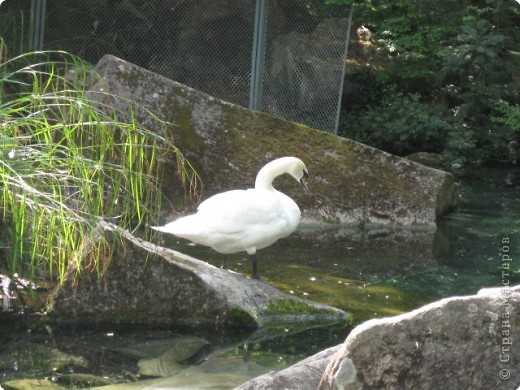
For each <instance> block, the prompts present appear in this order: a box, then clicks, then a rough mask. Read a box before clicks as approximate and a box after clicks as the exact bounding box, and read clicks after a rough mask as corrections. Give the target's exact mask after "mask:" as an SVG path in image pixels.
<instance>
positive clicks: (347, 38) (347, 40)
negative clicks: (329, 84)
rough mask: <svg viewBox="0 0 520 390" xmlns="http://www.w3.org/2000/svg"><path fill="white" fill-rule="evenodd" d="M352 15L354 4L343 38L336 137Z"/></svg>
mask: <svg viewBox="0 0 520 390" xmlns="http://www.w3.org/2000/svg"><path fill="white" fill-rule="evenodd" d="M353 13H354V4H352V5H351V6H350V14H349V16H348V26H347V34H346V37H345V52H344V53H343V62H342V66H343V67H342V69H341V79H340V82H339V92H338V108H337V111H336V123H335V124H334V134H336V135H338V128H339V118H340V116H341V97H342V96H343V86H344V84H345V71H346V69H345V68H346V67H347V55H348V45H349V42H350V30H351V28H352V14H353Z"/></svg>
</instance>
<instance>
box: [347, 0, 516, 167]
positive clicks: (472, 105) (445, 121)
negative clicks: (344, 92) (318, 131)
mask: <svg viewBox="0 0 520 390" xmlns="http://www.w3.org/2000/svg"><path fill="white" fill-rule="evenodd" d="M373 3H376V2H373ZM379 3H381V4H383V5H382V6H381V8H380V9H379V10H378V11H377V12H373V11H366V10H364V9H361V8H360V7H358V14H357V17H358V20H359V19H361V20H363V21H365V20H366V25H369V26H370V28H371V29H372V30H373V31H375V33H376V36H377V37H378V38H379V39H378V41H377V42H378V46H379V51H380V54H379V55H380V56H381V55H382V52H384V53H385V65H384V66H375V65H378V64H373V65H374V66H372V67H370V68H363V69H361V70H359V71H356V72H355V74H351V75H350V77H351V80H353V82H354V83H357V84H359V85H361V86H363V90H364V93H363V98H361V99H356V100H355V102H356V103H355V104H353V105H349V106H348V107H345V108H344V112H343V117H342V126H341V129H340V133H341V134H342V135H345V136H348V137H351V138H354V139H356V140H359V141H362V142H365V143H368V144H370V145H373V146H375V147H378V148H381V149H384V150H387V151H390V152H392V153H396V154H400V155H406V154H408V153H412V152H417V151H430V152H437V153H443V154H444V155H445V157H446V158H447V160H448V161H449V162H450V164H451V166H453V167H460V166H464V165H468V164H492V163H509V164H511V163H515V162H516V159H517V156H518V142H519V141H520V140H519V136H520V133H519V130H518V123H519V119H518V118H519V115H520V114H519V105H518V103H519V102H520V96H519V92H518V89H519V85H518V84H519V81H518V79H516V84H515V79H514V75H515V72H516V73H518V72H519V71H520V58H519V56H518V55H515V53H514V52H511V50H513V49H515V48H516V50H518V49H517V48H518V46H519V45H520V33H519V32H518V30H519V29H518V27H516V26H518V23H519V22H520V6H516V5H515V4H514V2H511V4H512V5H511V4H509V5H504V4H503V3H502V2H497V1H486V3H487V7H477V6H476V5H470V6H466V7H463V8H461V7H460V5H459V6H458V8H457V6H455V4H453V5H454V7H453V8H451V9H448V8H447V7H448V6H449V5H450V4H451V3H453V2H451V1H449V0H445V1H437V2H435V3H431V4H428V5H424V4H422V5H421V4H418V3H417V2H414V1H409V0H401V1H399V2H395V3H392V5H391V6H390V5H388V3H386V2H379ZM468 3H470V2H466V4H468ZM471 3H474V4H476V3H477V2H471ZM381 4H380V5H381ZM385 4H386V5H385ZM425 7H428V8H427V9H426V8H425ZM515 7H516V8H515ZM388 58H392V60H391V61H390V64H388Z"/></svg>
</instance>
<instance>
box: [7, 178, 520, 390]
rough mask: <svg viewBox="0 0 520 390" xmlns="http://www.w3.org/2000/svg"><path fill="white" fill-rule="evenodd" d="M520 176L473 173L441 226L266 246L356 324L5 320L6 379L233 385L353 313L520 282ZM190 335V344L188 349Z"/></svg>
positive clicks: (323, 232)
mask: <svg viewBox="0 0 520 390" xmlns="http://www.w3.org/2000/svg"><path fill="white" fill-rule="evenodd" d="M519 176H520V175H519V173H518V171H517V172H512V171H508V172H499V171H496V170H490V171H479V173H478V175H477V177H475V178H472V177H471V176H470V177H469V178H468V179H465V180H464V181H463V183H462V184H461V185H460V189H459V191H460V193H461V208H460V210H459V211H458V212H457V213H454V214H451V215H449V216H446V217H444V218H443V219H442V220H440V221H439V222H438V224H437V228H436V229H435V228H409V229H402V228H401V229H399V228H393V227H386V226H374V227H370V228H367V227H365V228H359V227H355V226H339V227H338V226H333V225H330V226H328V225H327V226H323V225H319V226H310V225H309V226H301V227H300V228H299V229H298V231H297V232H296V233H295V234H293V235H292V236H291V237H288V238H286V239H284V240H281V241H279V242H277V243H276V244H274V245H273V246H271V247H269V248H266V249H264V250H262V251H260V252H259V254H258V256H259V268H260V274H261V275H262V277H263V279H264V280H266V281H267V282H269V283H271V284H273V285H275V286H276V287H278V288H280V289H281V290H283V291H285V292H287V293H288V294H292V295H295V296H298V297H303V298H307V299H310V300H314V301H317V302H321V303H325V304H328V305H331V306H335V307H338V308H341V309H343V310H345V311H347V312H349V313H351V314H352V318H353V321H354V323H353V324H335V325H331V326H328V327H320V328H313V327H310V328H308V329H303V328H302V329H297V328H292V327H291V326H288V327H282V328H280V329H277V330H275V331H274V332H267V333H262V331H260V332H257V333H256V334H243V333H242V334H240V333H236V332H222V331H219V330H215V329H210V330H207V329H206V330H204V329H188V330H187V329H153V330H149V329H144V328H141V329H136V328H135V327H132V328H121V327H119V328H118V327H112V328H111V329H106V328H104V329H89V330H86V329H84V328H83V329H79V330H75V331H71V330H67V329H53V332H42V331H40V332H38V331H37V330H33V331H32V332H31V333H27V332H16V331H14V330H13V331H8V330H6V329H4V330H3V331H2V332H1V333H2V337H1V338H0V342H1V343H2V348H1V351H2V352H0V372H3V373H4V374H3V377H0V383H1V382H2V381H5V380H7V379H10V378H13V377H23V378H28V377H38V378H42V377H44V376H47V377H51V378H52V377H53V376H54V377H60V376H64V375H65V374H66V373H67V372H68V371H71V372H79V373H82V372H83V373H87V372H88V373H90V374H95V375H98V376H99V377H105V378H108V379H109V381H111V382H123V381H131V380H135V379H137V376H139V379H140V380H142V379H144V378H148V377H154V376H162V377H168V376H171V375H174V373H179V372H183V373H189V372H190V371H186V370H192V371H191V373H192V376H191V378H192V381H193V378H194V376H195V375H196V376H197V378H206V379H200V380H206V381H207V382H211V383H213V384H215V382H218V383H220V384H221V388H229V387H232V386H234V385H236V384H238V383H240V382H241V381H245V380H246V379H247V378H249V377H253V376H255V375H259V374H261V373H263V372H266V371H270V370H278V369H281V368H284V367H286V366H288V365H290V364H292V363H294V362H296V361H298V360H301V359H302V358H304V357H306V356H309V355H311V354H313V353H316V352H318V351H320V350H322V349H325V348H327V347H329V346H332V345H336V344H338V343H340V342H342V341H343V340H344V339H345V337H346V335H347V334H348V331H349V330H350V329H351V328H352V326H353V325H355V324H357V323H360V322H362V321H365V320H367V319H369V318H375V317H384V316H390V315H396V314H400V313H403V312H406V311H410V310H412V309H414V308H417V307H419V306H422V305H423V304H425V303H428V302H431V301H434V300H437V299H440V298H444V297H448V296H453V295H466V294H475V293H476V292H477V291H478V290H479V289H481V288H483V287H490V286H499V285H501V284H502V283H504V282H505V281H507V283H510V284H512V285H513V284H519V283H520V261H518V257H519V248H520V245H518V242H519V241H520V219H519V218H518V216H519V215H520V202H519V200H520V185H519V178H520V177H519ZM505 240H507V241H508V242H509V245H508V251H509V252H508V253H509V255H510V257H511V258H513V259H514V261H512V262H511V264H510V268H509V269H508V270H507V271H508V275H507V276H504V274H503V273H502V271H503V263H502V258H501V254H502V253H503V248H502V243H503V242H504V241H505ZM167 246H169V247H172V248H174V249H176V250H179V251H182V252H184V253H186V254H189V255H192V256H195V257H197V258H199V259H203V260H206V261H208V262H210V263H212V264H214V265H217V266H219V265H220V264H221V263H222V261H223V258H224V256H222V255H220V254H218V253H215V252H213V251H212V250H209V249H207V248H203V247H199V246H195V245H192V244H190V243H188V242H186V241H182V240H179V241H178V240H177V239H175V238H170V239H169V240H168V242H167ZM226 263H227V266H228V267H229V268H230V269H231V270H233V271H236V272H240V273H244V274H249V273H250V271H251V265H250V264H249V260H248V259H247V256H246V255H245V254H235V255H230V256H226ZM6 324H7V323H4V322H2V325H0V326H3V327H4V328H5V327H6ZM15 327H16V326H14V325H13V328H12V329H14V328H15ZM187 335H188V336H187ZM179 340H183V341H179ZM179 343H181V344H182V345H183V346H184V347H182V348H185V349H186V348H188V349H189V350H188V351H185V353H183V354H181V355H180V356H179V352H178V351H179V345H181V344H179ZM186 345H187V346H188V347H186ZM182 348H180V350H182ZM51 350H52V351H55V353H59V354H58V355H55V354H54V355H53V354H52V353H51V352H49V351H51ZM30 351H32V352H30ZM60 354H61V355H60ZM44 356H45V358H44ZM73 358H74V359H77V360H71V359H73ZM60 359H61V360H60ZM78 359H79V360H78ZM44 361H45V362H52V364H50V363H49V364H47V363H44ZM59 362H61V363H59ZM63 362H65V364H64V363H63ZM56 367H59V368H56ZM67 370H68V371H67ZM193 370H199V371H193ZM216 373H218V375H219V376H214V375H215V374H216ZM210 374H211V375H213V376H211V375H210ZM231 374H234V375H236V376H235V377H234V379H230V377H229V375H231ZM186 375H187V374H186ZM205 375H208V376H207V377H206V376H205ZM58 379H59V378H58ZM190 383H192V384H193V383H194V382H190ZM169 385H171V383H169ZM193 386H200V387H201V388H202V386H203V384H202V383H195V384H193ZM226 386H227V387H226ZM214 388H216V387H214Z"/></svg>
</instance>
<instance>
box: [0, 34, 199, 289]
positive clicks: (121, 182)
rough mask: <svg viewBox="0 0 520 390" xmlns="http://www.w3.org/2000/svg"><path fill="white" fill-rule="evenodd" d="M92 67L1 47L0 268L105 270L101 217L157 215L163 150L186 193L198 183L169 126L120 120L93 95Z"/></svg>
mask: <svg viewBox="0 0 520 390" xmlns="http://www.w3.org/2000/svg"><path fill="white" fill-rule="evenodd" d="M1 46H2V45H1V44H0V52H2V50H1V49H2V48H1ZM4 52H5V51H4ZM0 55H1V54H0ZM71 75H73V76H71ZM91 77H95V76H93V73H92V72H91V71H90V70H89V69H88V67H87V66H86V65H85V64H84V63H82V62H81V61H80V60H79V59H78V58H77V57H75V56H73V55H70V54H68V53H64V52H46V53H28V54H24V55H21V56H18V57H15V58H5V57H0V222H1V224H0V273H1V272H4V273H8V274H14V273H18V274H22V275H24V277H25V278H28V279H31V278H34V277H35V275H36V274H37V271H38V270H43V271H44V272H45V273H47V274H48V275H51V276H53V277H55V278H57V279H58V280H59V281H61V280H63V278H64V276H65V274H66V272H67V270H68V269H69V268H70V266H71V265H73V266H74V267H73V268H74V270H76V272H81V271H83V270H85V269H97V270H98V271H100V272H102V271H103V269H104V267H106V264H107V261H109V258H110V248H108V247H107V246H106V245H105V244H104V242H103V240H102V239H99V237H100V236H101V235H100V226H99V225H98V223H97V221H99V218H103V219H106V220H108V221H111V222H113V223H116V224H117V225H119V226H121V227H124V228H126V229H130V230H135V229H137V228H139V227H140V226H143V225H145V224H156V223H157V222H158V221H157V219H158V216H159V214H160V209H161V190H160V189H161V183H160V179H159V178H160V177H161V168H162V166H163V165H164V164H163V163H161V161H164V160H165V159H166V160H168V161H169V160H171V159H172V158H173V160H174V162H175V163H176V165H177V167H179V175H180V177H181V180H182V183H184V185H185V186H186V187H187V188H188V190H189V191H190V193H193V192H196V191H197V189H198V187H197V186H198V183H199V178H198V176H197V175H196V173H195V171H194V170H193V168H192V167H191V165H190V164H189V163H188V162H187V161H186V160H185V159H184V157H183V156H182V154H181V153H180V151H179V150H178V149H177V148H176V147H175V145H173V143H172V141H171V139H172V138H171V137H168V135H167V134H168V128H170V126H169V125H168V124H167V123H163V125H164V133H163V134H166V135H165V136H161V135H158V134H157V133H154V132H152V131H149V130H147V129H145V128H143V127H142V126H140V125H139V124H138V123H137V121H136V120H135V118H132V119H131V120H129V121H120V120H118V118H117V115H116V114H115V113H114V112H113V111H112V110H110V107H107V106H103V105H101V104H100V103H99V102H98V101H96V102H93V101H91V100H89V98H88V91H87V90H86V88H85V86H87V85H89V79H90V78H91ZM97 100H99V99H97ZM87 252H88V254H89V256H88V257H86V256H85V253H87Z"/></svg>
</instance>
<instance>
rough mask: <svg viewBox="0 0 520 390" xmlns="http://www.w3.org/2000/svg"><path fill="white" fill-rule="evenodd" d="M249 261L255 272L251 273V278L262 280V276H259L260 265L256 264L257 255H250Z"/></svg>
mask: <svg viewBox="0 0 520 390" xmlns="http://www.w3.org/2000/svg"><path fill="white" fill-rule="evenodd" d="M249 259H251V265H252V266H253V271H252V272H251V278H253V279H257V280H259V279H260V275H258V265H257V262H256V254H254V255H249Z"/></svg>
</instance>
